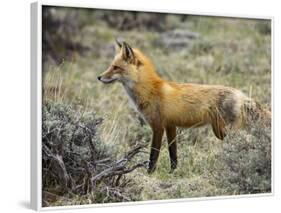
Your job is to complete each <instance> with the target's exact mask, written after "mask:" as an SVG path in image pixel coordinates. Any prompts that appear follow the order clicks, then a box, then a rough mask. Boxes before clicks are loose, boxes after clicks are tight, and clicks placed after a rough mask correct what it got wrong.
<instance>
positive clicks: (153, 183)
mask: <svg viewBox="0 0 281 213" xmlns="http://www.w3.org/2000/svg"><path fill="white" fill-rule="evenodd" d="M173 22H176V20H173V19H171V23H173ZM268 25H269V23H264V22H263V23H262V24H260V23H259V21H258V20H246V19H245V20H242V19H227V18H214V17H201V16H192V17H190V18H189V19H188V21H187V23H186V24H182V25H179V26H181V27H182V28H186V29H188V30H191V31H193V32H196V33H199V34H200V37H199V38H198V39H197V40H194V41H193V43H192V46H191V47H190V48H186V49H184V50H181V51H173V50H170V51H169V50H168V51H167V50H166V49H163V48H161V47H159V46H154V43H155V41H157V39H159V34H158V33H156V32H145V31H142V32H137V31H122V32H119V31H117V30H115V29H109V28H108V27H106V26H105V25H100V26H99V25H98V23H96V25H95V26H94V29H95V31H94V33H91V32H93V30H92V29H91V27H92V26H87V27H85V28H84V30H83V31H82V32H81V34H82V35H83V40H81V42H84V44H85V45H88V46H92V47H93V49H92V50H93V51H91V53H89V54H87V55H85V56H79V55H78V56H77V57H76V58H75V59H73V60H72V61H64V62H63V63H62V64H60V65H58V66H57V65H51V64H46V66H45V70H44V73H43V74H44V82H43V84H44V89H45V94H44V99H46V100H53V101H56V102H62V103H64V104H69V105H71V106H73V107H74V108H82V109H83V110H85V111H93V112H95V113H96V114H97V116H98V117H103V118H104V122H103V124H102V125H101V127H100V129H99V134H100V138H101V141H103V142H104V143H106V144H107V145H110V146H111V147H112V152H113V153H115V154H116V155H117V156H118V155H122V154H123V153H124V152H126V151H127V150H128V149H129V148H130V147H131V146H132V145H133V144H135V143H147V144H148V145H149V144H150V137H151V130H150V129H149V127H147V126H141V125H140V123H139V121H138V116H137V113H135V112H134V110H133V109H132V107H131V106H130V104H129V102H128V98H127V96H126V94H125V92H124V90H123V88H122V86H121V85H119V84H117V83H116V84H112V85H103V84H102V83H100V82H98V81H97V80H96V78H97V76H98V75H99V74H100V73H101V72H103V71H104V70H105V69H106V68H107V66H108V65H109V64H110V62H111V60H112V59H113V56H114V53H113V52H111V51H109V50H108V49H107V47H108V45H110V44H112V45H113V42H114V38H115V37H116V36H118V37H122V38H124V39H125V40H126V41H127V42H128V43H129V44H131V45H132V46H133V47H134V46H136V47H138V48H140V49H141V50H142V51H143V52H144V53H145V54H146V55H147V56H149V57H150V58H151V59H152V61H153V63H154V64H155V66H156V68H157V71H158V72H159V74H160V75H161V76H162V77H163V78H164V79H168V80H172V81H177V82H194V83H202V84H222V85H226V86H231V87H235V88H238V89H240V90H241V91H243V92H244V93H245V94H247V95H249V96H252V97H253V98H254V99H255V100H257V101H258V102H260V103H261V104H262V105H264V106H265V107H267V108H270V107H271V106H270V104H271V55H270V54H271V49H270V48H271V40H270V39H271V38H270V34H268V33H266V32H267V26H268ZM178 133H179V134H178V143H179V145H178V157H179V165H178V169H177V170H176V171H175V172H174V173H172V174H170V173H169V168H170V165H169V158H168V151H167V142H166V139H165V141H163V146H162V150H161V153H160V158H159V161H158V164H157V169H156V171H155V173H153V174H151V175H148V174H147V173H146V171H145V170H144V169H139V170H137V171H134V172H133V173H130V174H129V175H128V176H129V177H131V178H132V179H133V180H134V182H135V184H137V185H138V187H140V188H142V190H141V191H138V193H139V199H138V200H150V199H153V200H157V199H171V198H187V197H199V196H204V197H205V196H217V195H232V194H237V191H235V190H234V189H233V190H232V189H230V188H227V186H225V185H224V186H220V185H219V184H218V182H217V180H216V179H215V176H214V174H213V173H212V171H215V170H218V169H219V168H220V167H218V156H220V154H221V153H222V152H223V143H224V142H222V141H219V140H217V139H216V138H215V136H214V135H213V133H212V132H211V129H210V128H209V127H203V128H200V129H191V130H187V129H185V130H183V129H182V130H178ZM245 137H246V136H245ZM148 147H149V146H148ZM147 151H149V149H148V148H147ZM147 159H148V154H143V156H142V160H147ZM130 190H132V192H133V188H131V189H130ZM231 190H232V191H231ZM77 199H81V198H77ZM67 202H69V200H68V201H67ZM79 202H80V201H79ZM85 202H86V201H85ZM70 203H77V200H76V201H75V200H73V202H70ZM81 203H83V202H82V201H81ZM62 204H64V203H63V202H62Z"/></svg>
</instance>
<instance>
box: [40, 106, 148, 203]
mask: <svg viewBox="0 0 281 213" xmlns="http://www.w3.org/2000/svg"><path fill="white" fill-rule="evenodd" d="M101 122H102V119H100V118H96V117H95V115H94V114H93V113H86V112H80V111H79V110H74V109H73V108H71V107H70V106H67V105H63V104H59V103H53V102H46V103H45V104H44V105H43V126H42V187H43V188H42V190H43V205H44V206H49V205H50V203H51V205H52V206H54V205H66V202H67V204H69V202H70V204H80V203H79V202H80V201H79V202H78V201H77V199H75V196H76V197H78V200H79V199H80V200H81V196H82V197H83V196H88V197H87V198H84V199H82V200H81V202H82V201H83V202H85V201H89V202H90V203H96V202H118V201H130V200H135V199H136V196H137V195H138V194H137V193H129V192H128V189H130V184H131V183H132V180H131V179H128V178H127V177H125V176H124V174H126V173H129V172H131V171H133V170H134V169H136V168H138V167H142V166H144V164H143V163H134V162H132V160H133V158H134V156H135V155H136V154H138V153H139V152H140V151H141V149H142V146H137V147H135V148H134V149H132V150H131V151H130V152H128V153H126V154H125V155H124V157H123V158H121V159H115V158H114V157H113V156H111V155H112V154H111V153H110V150H109V149H108V147H107V146H105V145H104V143H102V141H101V140H100V138H99V136H98V133H97V128H98V125H99V124H100V123H101ZM126 187H127V188H126ZM134 187H135V186H134ZM135 189H136V187H135V188H134V190H135ZM67 197H68V199H66V198H67ZM63 200H65V201H63ZM77 202H78V203H77Z"/></svg>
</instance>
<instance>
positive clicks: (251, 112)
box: [243, 99, 271, 127]
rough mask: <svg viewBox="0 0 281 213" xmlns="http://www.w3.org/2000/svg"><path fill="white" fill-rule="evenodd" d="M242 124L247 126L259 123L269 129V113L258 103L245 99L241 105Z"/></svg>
mask: <svg viewBox="0 0 281 213" xmlns="http://www.w3.org/2000/svg"><path fill="white" fill-rule="evenodd" d="M243 108H244V110H243V111H244V113H243V114H244V116H243V117H244V122H245V124H246V125H247V126H251V124H253V122H254V123H256V122H259V123H261V124H262V125H263V126H266V127H271V112H270V111H269V110H267V109H265V108H263V107H262V106H261V105H260V104H259V103H257V102H255V101H253V100H251V99H247V100H246V101H245V102H244V105H243Z"/></svg>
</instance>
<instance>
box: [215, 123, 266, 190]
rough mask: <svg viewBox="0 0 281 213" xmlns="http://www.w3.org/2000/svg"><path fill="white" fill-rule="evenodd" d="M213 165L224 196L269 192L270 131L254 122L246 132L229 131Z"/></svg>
mask: <svg viewBox="0 0 281 213" xmlns="http://www.w3.org/2000/svg"><path fill="white" fill-rule="evenodd" d="M217 164H218V165H217V166H218V168H217V169H216V172H215V176H216V180H217V182H218V185H219V186H220V187H221V188H224V189H225V190H226V191H227V192H228V193H231V194H253V193H266V192H271V129H270V128H269V127H265V126H264V125H263V124H261V123H259V122H258V123H256V124H252V128H251V130H250V132H249V133H246V132H245V131H239V132H232V133H231V134H230V135H229V136H228V137H226V139H225V141H224V143H223V149H222V152H221V153H219V155H218V161H217Z"/></svg>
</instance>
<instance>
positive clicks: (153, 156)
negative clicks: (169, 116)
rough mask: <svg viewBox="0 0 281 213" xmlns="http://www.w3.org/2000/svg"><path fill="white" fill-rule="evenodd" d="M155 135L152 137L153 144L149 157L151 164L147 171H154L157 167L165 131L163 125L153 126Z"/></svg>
mask: <svg viewBox="0 0 281 213" xmlns="http://www.w3.org/2000/svg"><path fill="white" fill-rule="evenodd" d="M152 130H153V137H152V144H151V150H150V157H149V165H148V169H147V172H148V173H152V172H154V170H155V168H156V163H157V160H158V156H159V152H160V148H161V144H162V137H163V133H164V129H163V127H158V128H156V127H153V128H152Z"/></svg>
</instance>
